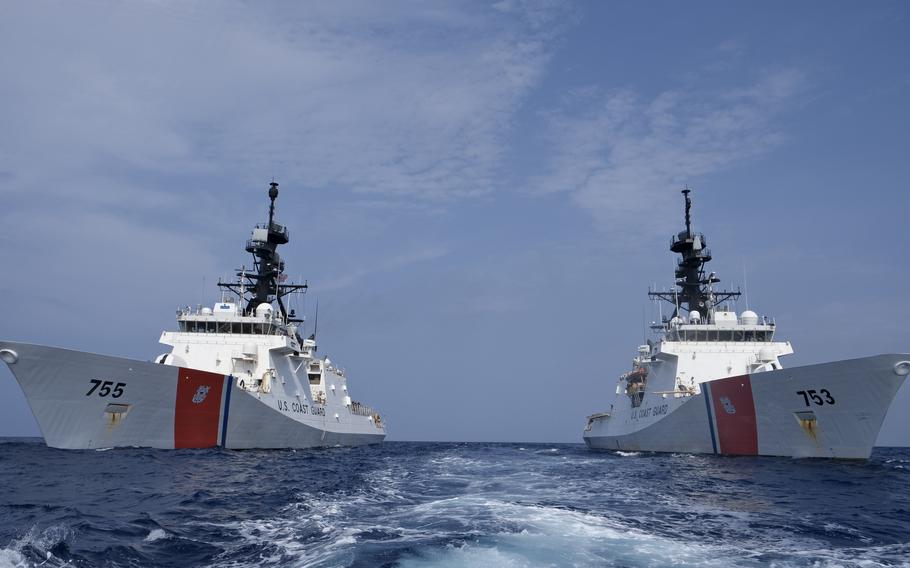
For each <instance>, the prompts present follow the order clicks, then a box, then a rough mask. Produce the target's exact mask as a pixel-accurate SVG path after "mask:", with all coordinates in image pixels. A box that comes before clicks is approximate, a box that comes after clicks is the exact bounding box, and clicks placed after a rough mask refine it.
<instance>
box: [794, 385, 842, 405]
mask: <svg viewBox="0 0 910 568" xmlns="http://www.w3.org/2000/svg"><path fill="white" fill-rule="evenodd" d="M796 394H801V395H803V402H805V403H806V406H810V405H809V401H810V400H811V401H812V402H814V403H815V406H822V405H825V404H834V397H833V396H831V393H830V392H828V389H821V390H818V391H816V390H804V391H796ZM822 397H824V398H822Z"/></svg>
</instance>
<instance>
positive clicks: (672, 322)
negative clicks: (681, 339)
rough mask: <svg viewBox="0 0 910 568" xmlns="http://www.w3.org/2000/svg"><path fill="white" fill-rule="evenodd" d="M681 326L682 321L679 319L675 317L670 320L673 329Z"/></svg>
mask: <svg viewBox="0 0 910 568" xmlns="http://www.w3.org/2000/svg"><path fill="white" fill-rule="evenodd" d="M680 324H682V320H681V319H679V318H678V317H674V318H673V319H671V320H670V325H671V326H672V327H676V326H678V325H680Z"/></svg>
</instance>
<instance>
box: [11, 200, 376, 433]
mask: <svg viewBox="0 0 910 568" xmlns="http://www.w3.org/2000/svg"><path fill="white" fill-rule="evenodd" d="M277 197H278V184H277V183H275V182H273V183H272V184H271V185H270V187H269V198H270V204H269V217H268V222H267V223H264V224H259V225H256V226H255V228H254V229H253V231H252V234H251V236H250V239H249V240H247V242H246V251H247V252H249V253H250V254H251V255H252V257H253V266H252V268H251V269H250V270H247V269H246V268H242V269H240V270H238V271H237V273H236V280H233V281H230V282H221V281H219V283H218V286H219V287H220V288H221V290H222V295H221V299H220V301H218V302H216V303H214V305H213V306H212V307H208V306H206V307H202V306H199V307H197V308H196V309H195V310H193V309H190V308H189V307H186V308H181V309H179V310H178V311H177V326H178V328H177V330H176V331H165V332H163V333H162V334H161V339H160V341H161V343H163V344H165V345H168V346H170V347H171V350H170V352H168V353H164V354H162V355H160V356H159V357H157V358H156V359H155V361H154V362H143V361H133V360H128V359H120V358H116V357H107V356H103V355H95V354H90V353H82V352H78V351H71V350H66V349H60V348H55V347H44V346H38V345H30V344H24V343H14V342H6V341H3V342H0V358H2V360H3V361H4V362H6V363H7V364H8V365H9V367H10V369H11V370H12V372H13V374H14V375H15V376H16V378H17V380H18V381H19V383H20V386H21V387H22V390H23V392H24V393H25V395H26V397H27V399H28V402H29V405H30V406H31V408H32V412H33V413H34V415H35V417H36V419H37V421H38V424H39V427H40V428H41V431H42V434H43V435H44V438H45V441H46V442H47V444H48V445H49V446H53V447H59V448H97V447H112V446H151V447H158V448H184V447H211V446H223V447H228V448H287V447H311V446H323V445H358V444H368V443H376V442H381V441H382V440H383V438H384V437H385V426H384V424H383V422H382V418H381V417H380V415H379V413H378V412H376V411H375V410H373V409H372V408H371V407H369V406H367V405H365V404H362V403H360V402H357V401H354V400H353V399H352V398H351V396H350V394H349V392H348V382H347V377H346V374H345V372H344V371H343V370H342V369H340V368H338V367H337V366H336V365H335V364H334V363H333V362H332V361H331V360H330V359H329V358H328V357H319V356H318V355H317V345H316V334H315V329H314V333H313V334H311V335H310V336H309V337H308V338H306V339H304V338H303V337H301V335H300V329H301V325H302V324H303V321H304V320H303V318H298V317H297V315H296V313H295V311H294V310H293V309H291V310H288V308H287V305H286V302H285V298H286V297H287V296H289V295H291V294H301V293H305V291H306V289H307V284H306V283H303V284H294V283H291V282H288V280H287V277H286V275H285V265H284V261H283V260H282V259H281V257H280V255H279V254H278V247H279V246H280V245H284V244H287V243H288V242H289V240H290V237H289V232H288V229H287V227H285V226H283V225H280V224H278V223H277V222H276V221H275V200H276V199H277Z"/></svg>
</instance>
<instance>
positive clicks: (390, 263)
mask: <svg viewBox="0 0 910 568" xmlns="http://www.w3.org/2000/svg"><path fill="white" fill-rule="evenodd" d="M448 252H449V251H448V249H446V247H443V246H439V245H436V246H424V247H420V248H417V249H414V250H410V251H408V252H405V253H402V254H396V255H394V256H390V257H387V258H383V259H376V260H375V261H374V262H372V263H369V264H366V265H361V266H358V267H357V268H354V269H351V270H349V271H346V272H344V273H343V274H338V275H335V276H332V275H329V276H328V277H327V278H325V280H321V281H320V282H319V289H320V290H322V291H330V290H336V289H338V288H345V287H347V286H351V285H352V284H355V283H357V282H359V281H360V280H362V279H363V278H366V277H367V276H369V275H371V274H376V273H379V272H386V271H391V270H397V269H400V268H404V267H405V266H408V265H411V264H416V263H420V262H428V261H431V260H436V259H438V258H442V257H444V256H446V255H447V254H448Z"/></svg>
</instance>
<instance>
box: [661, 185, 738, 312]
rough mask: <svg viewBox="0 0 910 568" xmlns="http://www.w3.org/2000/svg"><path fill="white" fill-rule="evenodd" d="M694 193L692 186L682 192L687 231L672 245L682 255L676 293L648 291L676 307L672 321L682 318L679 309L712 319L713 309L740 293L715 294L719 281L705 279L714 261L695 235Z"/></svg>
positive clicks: (705, 243)
mask: <svg viewBox="0 0 910 568" xmlns="http://www.w3.org/2000/svg"><path fill="white" fill-rule="evenodd" d="M691 192H692V190H691V189H689V186H686V188H685V189H683V190H682V194H683V196H684V198H685V204H686V210H685V211H686V215H685V222H686V230H685V231H681V232H680V233H679V234H678V235H676V236H674V237H673V239H672V241H671V242H670V250H671V251H673V252H675V253H677V254H679V255H680V256H681V258H680V259H679V260H678V261H677V262H676V286H677V287H678V288H679V289H678V290H674V291H673V292H657V291H648V297H649V298H651V299H660V300H665V301H667V302H670V303H671V304H673V306H674V311H673V316H672V317H671V319H672V318H673V317H676V316H678V315H679V310H680V307H684V308H685V309H686V310H687V311H689V312H692V311H693V310H697V311H699V312H700V313H701V314H702V315H703V316H704V318H705V319H704V321H705V322H708V321H710V318H713V311H714V307H715V306H718V305H720V304H722V303H723V302H725V301H727V300H731V299H736V298H738V297H739V296H740V294H741V292H740V291H739V290H736V291H735V292H733V291H730V290H720V291H719V290H714V284H716V283H717V282H720V278H717V277H716V276H715V273H714V272H711V273H710V274H708V275H707V276H706V275H705V265H706V264H707V263H708V262H710V261H711V249H709V248H708V241H707V239H706V238H705V235H704V234H703V233H693V232H692V216H691V210H692V199H691V198H690V197H689V194H690V193H691Z"/></svg>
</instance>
